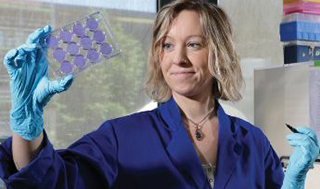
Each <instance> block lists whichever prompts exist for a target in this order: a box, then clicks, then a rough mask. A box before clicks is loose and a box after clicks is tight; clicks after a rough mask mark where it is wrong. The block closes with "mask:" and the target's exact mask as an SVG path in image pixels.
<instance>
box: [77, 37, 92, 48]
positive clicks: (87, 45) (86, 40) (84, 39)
mask: <svg viewBox="0 0 320 189" xmlns="http://www.w3.org/2000/svg"><path fill="white" fill-rule="evenodd" d="M80 45H81V46H82V47H83V49H86V50H87V49H90V48H91V45H92V39H90V38H89V37H87V36H84V37H82V38H81V40H80Z"/></svg>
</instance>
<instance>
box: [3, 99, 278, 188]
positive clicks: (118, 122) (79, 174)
mask: <svg viewBox="0 0 320 189" xmlns="http://www.w3.org/2000/svg"><path fill="white" fill-rule="evenodd" d="M217 107H218V109H217V115H218V119H219V140H218V156H217V164H216V173H215V182H214V188H215V189H222V188H225V189H256V188H259V189H262V188H272V189H275V188H280V187H281V185H282V181H283V176H284V175H283V171H282V168H281V164H280V161H279V158H278V157H277V155H276V154H275V152H274V150H273V149H272V147H271V145H270V143H269V141H268V140H267V138H266V136H265V135H264V134H263V133H262V132H261V131H260V129H258V128H256V127H254V126H252V125H251V124H250V123H248V122H246V121H243V120H241V119H239V118H236V117H231V116H229V115H227V114H225V112H224V111H223V109H222V107H221V106H220V105H219V104H218V106H217ZM0 163H1V164H0V177H1V178H2V179H3V180H4V181H5V182H6V183H7V185H8V187H9V188H41V189H50V188H59V189H62V188H76V189H79V188H80V189H81V188H90V189H91V188H126V189H127V188H139V189H141V188H142V189H143V188H148V189H157V188H159V189H173V188H174V189H180V188H181V189H189V188H197V189H209V188H210V185H209V182H208V181H207V179H206V175H205V174H204V171H203V169H202V166H201V162H200V160H199V158H198V155H197V153H196V151H195V148H194V146H193V144H192V142H191V140H190V138H189V136H188V133H187V131H186V130H185V127H184V125H183V123H182V119H181V115H180V112H179V109H178V106H177V104H176V102H175V101H174V99H173V98H171V99H170V100H169V101H168V102H166V103H164V104H162V105H161V106H160V107H158V108H157V109H155V110H152V111H147V112H142V113H136V114H133V115H129V116H125V117H121V118H117V119H114V120H110V121H106V122H105V123H103V124H102V126H101V127H100V128H99V129H97V130H96V131H94V132H92V133H89V134H87V135H85V136H84V137H83V138H81V139H80V140H78V141H76V142H75V143H74V144H72V145H71V146H70V147H69V148H68V149H64V150H57V151H55V150H54V149H53V147H52V145H51V143H50V142H49V140H48V138H47V136H46V134H45V136H44V142H43V149H42V150H41V151H40V153H39V154H38V156H37V157H36V158H35V159H34V160H33V161H32V162H30V163H29V164H28V165H27V166H26V167H24V168H23V169H21V170H20V171H19V172H17V170H16V168H15V166H14V163H13V160H12V153H11V139H8V140H7V141H6V142H5V143H3V144H2V145H1V146H0Z"/></svg>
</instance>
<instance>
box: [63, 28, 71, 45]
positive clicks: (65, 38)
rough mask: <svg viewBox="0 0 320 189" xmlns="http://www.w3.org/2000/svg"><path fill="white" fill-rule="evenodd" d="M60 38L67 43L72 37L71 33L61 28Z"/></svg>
mask: <svg viewBox="0 0 320 189" xmlns="http://www.w3.org/2000/svg"><path fill="white" fill-rule="evenodd" d="M60 39H61V40H62V41H63V42H65V43H69V42H71V39H72V33H71V32H69V31H67V30H63V31H61V32H60Z"/></svg>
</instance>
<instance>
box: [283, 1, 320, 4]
mask: <svg viewBox="0 0 320 189" xmlns="http://www.w3.org/2000/svg"><path fill="white" fill-rule="evenodd" d="M298 1H308V2H318V3H320V0H283V4H287V3H295V2H298Z"/></svg>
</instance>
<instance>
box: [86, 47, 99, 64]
mask: <svg viewBox="0 0 320 189" xmlns="http://www.w3.org/2000/svg"><path fill="white" fill-rule="evenodd" d="M87 58H88V59H89V60H90V62H93V63H95V62H98V60H99V53H98V52H97V51H96V50H94V49H90V50H89V51H88V54H87Z"/></svg>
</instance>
